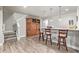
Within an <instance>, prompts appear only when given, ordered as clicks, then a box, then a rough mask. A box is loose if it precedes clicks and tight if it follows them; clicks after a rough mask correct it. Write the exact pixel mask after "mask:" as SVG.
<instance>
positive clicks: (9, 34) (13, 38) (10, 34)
mask: <svg viewBox="0 0 79 59" xmlns="http://www.w3.org/2000/svg"><path fill="white" fill-rule="evenodd" d="M8 40H10V41H16V40H17V37H16V32H5V33H4V41H8Z"/></svg>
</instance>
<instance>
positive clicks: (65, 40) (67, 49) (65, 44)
mask: <svg viewBox="0 0 79 59" xmlns="http://www.w3.org/2000/svg"><path fill="white" fill-rule="evenodd" d="M64 40H65V43H64V44H65V47H66V50H67V51H68V49H67V44H66V39H64Z"/></svg>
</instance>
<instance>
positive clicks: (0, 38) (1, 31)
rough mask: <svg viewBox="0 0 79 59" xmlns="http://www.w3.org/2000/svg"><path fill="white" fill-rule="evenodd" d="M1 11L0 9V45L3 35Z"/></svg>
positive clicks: (2, 41) (0, 8)
mask: <svg viewBox="0 0 79 59" xmlns="http://www.w3.org/2000/svg"><path fill="white" fill-rule="evenodd" d="M2 26H3V9H2V7H0V45H2V44H3V43H4V35H3V28H2Z"/></svg>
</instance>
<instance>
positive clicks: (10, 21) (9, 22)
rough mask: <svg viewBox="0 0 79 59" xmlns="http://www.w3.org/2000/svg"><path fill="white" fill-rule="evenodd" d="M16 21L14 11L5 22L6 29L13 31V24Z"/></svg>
mask: <svg viewBox="0 0 79 59" xmlns="http://www.w3.org/2000/svg"><path fill="white" fill-rule="evenodd" d="M15 23H16V20H15V19H14V13H13V14H11V15H10V16H9V17H8V19H7V20H6V21H5V22H4V24H5V31H13V25H14V24H15Z"/></svg>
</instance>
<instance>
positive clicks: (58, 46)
mask: <svg viewBox="0 0 79 59" xmlns="http://www.w3.org/2000/svg"><path fill="white" fill-rule="evenodd" d="M60 40H61V38H59V39H58V49H59V50H60Z"/></svg>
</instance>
